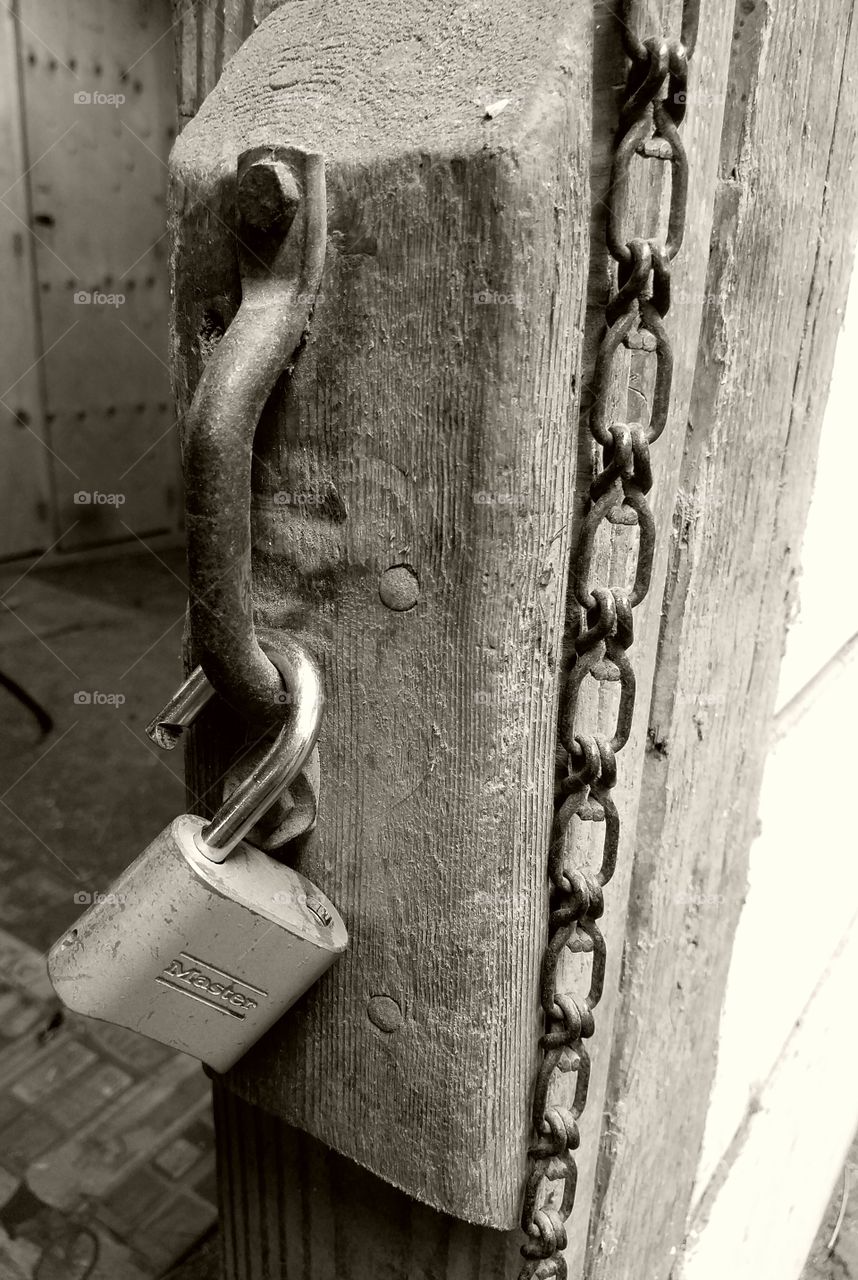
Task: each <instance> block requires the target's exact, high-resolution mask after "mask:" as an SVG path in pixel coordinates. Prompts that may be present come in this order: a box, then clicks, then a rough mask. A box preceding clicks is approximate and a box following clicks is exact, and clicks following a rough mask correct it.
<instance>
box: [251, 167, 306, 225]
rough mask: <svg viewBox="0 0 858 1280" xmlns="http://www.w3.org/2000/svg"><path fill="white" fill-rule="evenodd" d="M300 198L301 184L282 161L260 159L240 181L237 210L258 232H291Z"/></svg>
mask: <svg viewBox="0 0 858 1280" xmlns="http://www.w3.org/2000/svg"><path fill="white" fill-rule="evenodd" d="M300 199H301V193H300V191H299V190H298V184H297V182H296V181H295V179H294V177H293V176H292V173H291V171H290V169H289V168H288V166H287V165H285V164H284V163H283V162H282V160H257V161H256V162H255V163H254V164H252V165H251V166H250V167H249V168H248V169H247V170H246V171H245V172H244V173H243V174H242V175H241V177H240V178H239V181H238V212H239V213H240V215H241V217H242V220H243V221H244V223H245V225H246V226H248V227H252V228H253V229H254V230H255V231H273V230H275V229H277V230H278V231H283V232H284V233H285V232H286V231H288V230H289V227H290V226H291V225H292V221H293V219H294V217H295V214H296V213H297V211H298V204H299V202H300Z"/></svg>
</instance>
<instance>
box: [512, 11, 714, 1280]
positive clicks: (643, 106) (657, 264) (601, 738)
mask: <svg viewBox="0 0 858 1280" xmlns="http://www.w3.org/2000/svg"><path fill="white" fill-rule="evenodd" d="M698 11H699V0H685V3H684V6H683V14H682V28H681V34H680V38H679V40H678V41H677V40H664V39H661V38H660V37H656V36H650V37H647V38H641V37H640V36H639V35H638V34H637V31H638V27H639V23H640V19H641V17H642V16H645V13H646V6H645V5H644V4H643V3H642V0H622V3H621V8H620V14H619V17H620V20H621V24H622V41H623V48H624V51H625V54H626V56H627V58H628V60H629V65H628V70H627V74H626V83H625V90H624V93H623V100H622V104H621V106H620V113H619V123H618V126H617V133H616V137H615V142H614V154H613V164H612V168H611V177H610V186H609V191H608V195H607V197H606V202H605V203H606V222H605V243H606V246H607V249H608V252H609V254H610V255H611V257H612V258H613V259H614V261H615V262H616V264H617V268H616V273H617V278H616V288H615V290H614V292H613V296H612V297H611V298H610V300H609V302H608V304H607V306H606V308H605V322H606V325H605V331H604V334H603V337H602V340H601V343H600V346H599V350H598V354H597V358H596V363H595V367H594V371H593V385H592V407H591V409H590V413H589V423H588V425H589V429H590V432H591V434H592V435H593V437H594V439H595V442H596V444H597V445H598V446H599V447H600V448H601V450H602V459H601V461H602V468H601V470H600V471H599V472H598V474H597V475H596V476H595V479H594V480H593V482H592V484H591V486H590V490H589V497H588V501H587V510H586V512H585V515H584V519H583V520H582V522H581V527H580V530H579V533H578V538H577V543H576V545H575V547H574V549H573V553H572V558H571V562H570V572H569V583H568V592H569V596H570V601H569V605H568V624H569V625H568V630H567V637H568V639H567V643H568V645H569V648H570V650H571V652H570V653H569V654H568V656H566V658H565V661H564V667H563V672H562V683H561V690H560V708H559V719H558V747H557V755H558V764H557V780H556V785H555V799H554V822H553V828H552V833H551V845H550V849H549V855H548V878H549V882H550V888H549V910H548V942H547V945H546V949H545V953H544V956H543V961H542V973H541V979H540V1003H541V1006H542V1013H543V1016H544V1032H543V1034H542V1035H541V1037H540V1040H539V1049H540V1063H539V1069H538V1073H537V1079H536V1085H535V1088H534V1096H533V1109H532V1126H533V1134H534V1140H533V1141H532V1143H531V1146H530V1148H529V1150H528V1159H529V1163H528V1173H527V1178H526V1181H525V1188H524V1205H523V1208H522V1215H521V1225H522V1230H523V1231H524V1233H525V1235H526V1236H527V1240H526V1242H525V1243H524V1245H523V1246H522V1249H521V1252H522V1255H523V1256H524V1258H525V1263H524V1266H523V1267H522V1270H521V1272H520V1276H519V1280H551V1278H554V1277H556V1280H566V1277H567V1265H566V1260H565V1258H564V1257H563V1252H564V1250H565V1248H566V1242H567V1241H566V1226H565V1223H566V1219H567V1218H568V1217H569V1214H570V1213H571V1212H572V1206H573V1204H574V1200H575V1184H576V1178H577V1168H576V1164H575V1157H574V1154H573V1153H574V1152H575V1150H576V1148H577V1147H578V1145H579V1141H580V1135H579V1131H578V1121H579V1119H580V1117H581V1114H582V1112H583V1110H584V1106H585V1104H586V1101H587V1090H588V1085H589V1077H590V1059H589V1056H588V1054H587V1050H586V1048H585V1046H584V1041H585V1040H588V1039H589V1038H590V1037H591V1036H592V1035H593V1032H594V1029H595V1025H594V1017H593V1010H594V1009H595V1007H596V1005H597V1004H598V1003H599V1000H600V998H601V995H602V988H603V985H604V980H605V961H606V955H605V940H604V937H603V935H602V933H601V931H600V930H599V927H598V924H597V921H598V919H599V917H600V916H601V915H602V911H603V908H604V901H603V890H604V887H605V885H606V884H607V883H608V881H609V880H610V879H611V877H612V876H613V874H614V870H615V867H616V861H617V852H618V849H619V842H620V816H619V813H618V811H617V807H616V805H615V804H614V801H613V799H612V798H611V791H612V789H613V787H614V784H615V783H616V780H617V763H616V755H617V752H619V751H621V750H622V748H623V747H624V746H625V745H626V743H627V741H628V738H629V734H630V732H631V724H632V715H633V712H634V703H635V673H634V668H633V667H632V664H631V661H630V660H629V657H628V651H629V649H630V648H631V645H632V640H633V621H632V611H633V610H634V609H635V608H636V606H637V605H639V604H640V603H641V601H642V600H643V599H644V598H645V596H646V594H647V592H648V590H649V586H650V578H651V574H652V564H653V554H654V544H655V528H654V524H653V517H652V512H651V509H650V506H649V503H648V501H647V494H648V493H649V491H650V489H651V487H652V470H651V466H650V453H649V450H650V445H651V444H653V443H654V442H655V441H656V440H657V439H658V438H659V436H660V435H661V434H662V432H663V431H664V428H665V424H666V422H667V412H668V406H669V401H670V387H671V379H672V374H673V353H672V350H671V346H670V340H669V338H668V335H667V332H666V330H665V327H664V324H663V323H662V321H663V319H664V316H665V315H666V314H667V311H668V309H669V307H670V276H671V264H672V262H673V260H674V258H675V257H676V255H677V253H678V252H679V250H680V247H681V245H682V239H683V234H684V230H685V214H686V201H687V191H688V164H687V160H686V156H685V150H684V147H683V145H682V140H681V138H680V135H679V126H680V125H681V124H682V120H683V117H684V115H685V104H686V94H687V83H688V60H689V58H690V57H691V55H692V53H693V51H694V44H695V40H696V36H697V21H698ZM641 152H643V153H644V154H645V155H655V156H658V157H659V158H661V159H665V160H668V161H669V162H670V165H671V183H670V204H669V212H668V217H667V231H666V235H665V237H664V238H663V239H661V240H660V239H656V238H654V237H652V238H649V239H643V238H640V237H633V238H627V236H626V232H625V230H624V228H623V215H624V212H625V206H626V203H627V195H628V189H629V176H630V170H631V165H632V160H633V157H634V156H635V155H636V154H638V153H641ZM621 346H626V347H627V348H631V349H633V350H640V351H648V352H652V353H653V354H654V356H655V381H654V387H653V394H652V404H651V408H650V412H649V422H648V423H646V424H643V423H637V422H634V423H625V422H609V412H608V405H609V395H610V391H611V384H612V379H613V373H614V361H615V357H616V354H617V352H618V350H619V348H620V347H621ZM604 522H609V523H611V524H614V525H618V524H619V525H628V524H636V525H637V528H638V548H637V563H636V567H635V574H634V580H633V582H632V585H631V587H630V588H629V589H620V588H617V587H610V588H609V587H602V586H597V585H591V568H592V563H593V557H594V551H595V546H596V535H597V533H598V531H599V529H600V528H601V526H602V524H603V523H604ZM588 675H589V676H590V677H592V678H594V679H596V680H612V681H615V682H616V683H618V684H619V702H618V708H617V714H616V722H615V728H614V733H613V735H612V736H611V737H607V736H605V735H603V734H599V733H586V732H583V731H581V730H580V729H578V728H576V725H575V718H576V717H575V713H576V707H577V703H578V693H579V690H580V688H581V686H582V684H583V682H584V680H585V678H586V677H587V676H588ZM573 818H577V819H578V821H579V822H596V823H603V824H604V832H605V834H604V841H603V846H602V855H601V863H600V865H599V867H598V869H596V870H593V869H591V868H590V867H587V866H579V867H576V868H574V869H573V868H570V867H569V865H568V864H567V861H566V852H567V851H566V837H567V833H568V832H569V829H570V827H571V825H572V819H573ZM565 950H568V951H570V952H573V953H578V952H585V953H589V954H590V956H591V966H590V986H589V991H588V992H587V994H586V995H585V996H573V995H568V994H565V993H563V992H561V991H559V990H558V968H559V965H560V959H561V956H562V955H563V952H564V951H565ZM569 1070H572V1071H574V1072H575V1073H576V1082H575V1094H574V1098H573V1101H572V1105H571V1107H567V1106H561V1105H557V1104H556V1103H554V1102H553V1101H552V1100H551V1099H550V1096H549V1095H550V1090H551V1085H552V1082H553V1080H554V1077H555V1075H556V1074H557V1073H558V1072H566V1071H569ZM557 1184H562V1186H561V1187H560V1189H559V1194H558V1191H557V1190H556V1187H557ZM552 1188H555V1189H554V1190H552Z"/></svg>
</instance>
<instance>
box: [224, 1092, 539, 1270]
mask: <svg viewBox="0 0 858 1280" xmlns="http://www.w3.org/2000/svg"><path fill="white" fill-rule="evenodd" d="M214 1099H215V1126H216V1131H217V1136H218V1170H219V1175H218V1185H219V1188H220V1197H221V1223H222V1231H223V1241H222V1248H223V1264H224V1274H225V1277H227V1278H228V1280H281V1278H282V1277H289V1278H290V1280H299V1278H300V1280H395V1278H400V1277H407V1278H408V1280H437V1278H438V1277H442V1276H443V1277H445V1280H501V1278H502V1277H503V1278H506V1277H509V1278H510V1280H514V1277H515V1276H517V1275H518V1271H519V1269H520V1265H521V1258H520V1257H519V1255H518V1245H519V1241H518V1239H517V1238H516V1235H515V1233H509V1232H503V1231H492V1230H490V1229H488V1228H486V1227H475V1226H472V1225H471V1224H470V1223H467V1222H462V1221H461V1220H459V1219H458V1218H451V1217H448V1216H447V1215H446V1214H443V1213H438V1212H437V1211H436V1210H434V1209H430V1208H429V1207H428V1205H425V1204H420V1203H418V1202H417V1201H416V1200H414V1199H412V1198H411V1197H410V1196H407V1195H405V1194H404V1193H403V1192H402V1191H398V1190H397V1189H396V1188H395V1187H392V1186H391V1185H390V1184H389V1183H388V1182H383V1181H382V1180H381V1179H380V1178H376V1177H375V1176H374V1175H373V1174H371V1173H369V1172H367V1170H365V1169H362V1168H360V1166H359V1165H357V1164H355V1163H354V1162H353V1161H351V1160H347V1159H346V1158H345V1157H344V1156H340V1155H337V1154H336V1153H335V1152H333V1151H331V1150H329V1149H328V1148H327V1147H325V1146H324V1145H323V1144H322V1143H321V1142H319V1141H318V1140H317V1139H316V1138H312V1137H310V1136H309V1134H306V1133H301V1132H300V1131H299V1130H297V1129H292V1128H290V1127H289V1125H287V1124H285V1123H284V1122H283V1121H282V1120H278V1119H276V1118H275V1117H273V1116H270V1115H266V1114H265V1113H264V1112H262V1111H260V1110H259V1109H258V1108H256V1107H252V1106H248V1104H247V1103H246V1102H242V1101H241V1099H240V1098H238V1097H236V1096H235V1095H234V1094H233V1093H232V1092H231V1091H229V1090H227V1089H224V1088H222V1087H218V1086H216V1087H215V1090H214Z"/></svg>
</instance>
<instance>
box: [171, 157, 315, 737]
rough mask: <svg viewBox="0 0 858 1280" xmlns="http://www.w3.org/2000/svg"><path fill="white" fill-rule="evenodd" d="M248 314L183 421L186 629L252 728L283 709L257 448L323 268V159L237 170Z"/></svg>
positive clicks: (253, 160)
mask: <svg viewBox="0 0 858 1280" xmlns="http://www.w3.org/2000/svg"><path fill="white" fill-rule="evenodd" d="M236 217H237V228H236V231H237V245H238V258H239V268H240V272H241V290H242V298H241V305H240V306H239V309H238V312H237V313H236V315H235V318H234V319H233V321H232V323H231V324H230V326H229V328H228V329H227V331H226V333H225V334H224V335H223V337H222V339H221V340H220V342H219V343H218V345H217V346H216V347H215V349H214V351H213V352H212V354H211V356H210V357H209V360H208V362H207V364H206V366H205V368H204V370H203V373H202V376H201V378H200V381H199V383H198V385H197V389H196V393H195V394H194V398H193V402H192V404H191V406H190V409H189V411H188V413H187V416H186V418H185V423H184V439H183V470H184V478H185V490H186V499H185V501H186V518H187V543H188V570H189V575H190V598H191V599H190V624H191V636H192V640H193V645H194V650H195V654H196V657H197V658H198V660H199V662H200V664H201V666H202V668H203V670H204V672H205V674H206V675H207V677H208V679H209V680H210V681H211V683H212V685H213V686H214V688H215V689H216V690H217V692H218V693H219V694H221V696H222V697H224V698H225V699H226V700H227V701H228V702H229V703H231V704H232V705H233V706H234V707H235V708H236V709H237V710H238V711H240V712H241V714H242V715H244V716H246V717H247V718H248V719H251V720H257V721H262V722H267V721H272V720H276V719H278V718H281V717H282V716H283V714H284V711H288V706H286V705H285V704H284V701H283V696H282V695H283V684H282V681H281V678H280V673H279V672H278V669H277V666H276V664H275V663H274V662H273V661H272V660H271V659H270V658H269V657H267V656H266V654H265V653H264V651H263V649H262V647H261V645H260V643H259V640H258V638H257V635H256V630H255V627H254V622H253V604H252V600H251V589H250V583H251V564H250V558H251V533H250V492H251V460H252V453H253V438H254V435H255V433H256V428H257V425H258V423H259V418H260V415H261V414H262V411H263V409H264V407H265V404H266V401H267V400H268V397H269V396H270V395H271V392H272V390H273V388H274V385H275V383H276V382H277V379H278V378H279V377H280V376H281V374H283V372H284V371H285V370H286V368H287V367H288V364H289V362H290V360H291V359H292V357H293V355H294V353H295V350H296V348H297V347H298V344H299V342H300V341H301V337H302V334H303V333H304V330H305V329H306V328H307V324H308V322H309V318H310V313H311V311H312V308H313V304H314V302H315V299H316V294H317V292H318V288H319V281H320V280H321V275H322V268H323V266H324V261H325V239H326V198H325V166H324V161H323V159H322V157H321V156H320V155H308V154H306V153H304V152H301V151H298V150H295V149H292V148H278V147H253V148H251V149H249V150H247V151H244V152H243V153H242V155H241V156H240V157H239V160H238V170H237V191H236Z"/></svg>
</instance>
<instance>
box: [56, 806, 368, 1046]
mask: <svg viewBox="0 0 858 1280" xmlns="http://www.w3.org/2000/svg"><path fill="white" fill-rule="evenodd" d="M204 825H205V822H204V820H203V819H202V818H198V817H194V816H192V815H190V814H185V815H183V816H182V817H180V818H176V819H175V820H174V821H173V822H172V823H171V824H170V826H169V827H167V828H166V830H164V831H162V832H161V834H160V835H159V836H158V837H157V839H156V840H153V842H152V844H151V845H149V847H148V849H146V850H145V851H144V852H143V853H142V854H141V855H140V857H139V858H137V860H136V861H135V862H133V863H132V865H131V866H130V867H129V868H128V869H127V870H126V871H125V872H124V873H123V874H122V875H121V876H120V877H119V879H118V880H117V881H116V883H115V884H114V885H113V886H112V887H111V890H110V892H109V893H107V894H105V895H103V896H102V898H101V900H100V901H98V902H95V903H93V905H92V906H90V907H89V908H88V909H87V911H86V912H84V914H83V915H82V916H81V918H80V919H79V920H78V921H77V923H76V924H75V925H74V926H73V927H72V928H71V929H70V930H69V931H68V932H67V933H66V934H65V935H64V936H63V937H62V938H60V940H59V941H58V942H57V943H56V944H55V945H54V947H53V948H52V949H51V952H50V955H49V957H48V973H49V975H50V979H51V982H52V983H53V986H54V990H55V991H56V993H57V995H58V996H59V997H60V999H61V1000H62V1001H63V1003H64V1004H66V1005H67V1006H68V1007H69V1008H70V1009H74V1010H75V1011H76V1012H78V1013H83V1014H87V1015H89V1016H90V1017H93V1018H101V1019H103V1020H104V1021H106V1022H115V1023H119V1024H120V1025H121V1026H124V1027H130V1028H131V1029H132V1030H133V1031H139V1032H141V1033H142V1034H143V1035H146V1036H150V1037H151V1038H152V1039H154V1040H160V1041H161V1042H162V1043H164V1044H169V1045H172V1046H173V1047H174V1048H176V1049H181V1050H183V1051H184V1052H185V1053H189V1054H191V1055H193V1056H194V1057H196V1058H200V1059H201V1060H202V1061H203V1062H206V1063H207V1064H208V1065H209V1066H211V1067H213V1068H214V1069H215V1070H216V1071H226V1070H227V1069H228V1068H229V1067H231V1066H232V1065H233V1064H234V1063H235V1062H237V1061H238V1059H239V1058H240V1057H241V1056H242V1054H243V1053H245V1052H246V1050H247V1049H249V1048H250V1046H251V1045H252V1044H254V1043H255V1042H256V1041H257V1040H258V1039H259V1038H260V1036H262V1035H263V1034H264V1032H265V1031H267V1030H268V1028H269V1027H270V1026H272V1025H273V1023H274V1022H276V1021H277V1019H278V1018H280V1017H281V1016H282V1014H283V1013H285V1012H286V1010H287V1009H288V1008H289V1007H290V1005H292V1004H294V1002H295V1001H296V1000H297V999H298V997H299V996H301V995H302V994H303V993H304V992H305V991H306V990H307V989H308V988H309V987H310V986H312V984H313V983H314V982H315V981H316V980H317V979H318V978H319V977H321V975H322V974H323V973H324V972H325V970H326V969H328V968H329V967H330V965H331V964H333V962H334V960H336V958H337V957H338V956H339V955H341V954H342V952H343V951H344V950H345V948H346V943H347V941H348V937H347V933H346V929H345V925H344V924H343V921H342V919H341V918H340V916H339V914H338V912H337V910H336V908H335V907H334V906H333V905H332V904H331V903H330V902H329V901H328V900H327V899H326V898H325V896H324V894H323V893H321V892H320V891H319V890H318V889H317V888H316V887H315V885H313V884H311V882H310V881H309V880H307V879H306V878H305V877H304V876H302V875H300V874H299V873H298V872H297V871H294V870H293V869H292V868H290V867H286V866H284V865H283V864H282V863H279V862H276V861H274V859H273V858H270V857H268V856H267V855H266V854H264V853H262V852H261V850H259V849H256V848H254V847H253V846H252V845H249V844H247V843H245V842H242V843H241V844H240V845H239V846H238V847H237V848H236V849H235V850H234V851H233V852H232V853H231V854H230V856H229V857H228V858H227V859H226V861H225V862H223V863H214V862H211V861H209V859H208V858H206V857H205V855H204V854H203V853H202V852H201V850H200V847H199V845H198V843H197V837H198V836H199V833H200V832H201V830H202V828H203V826H204ZM308 901H310V902H312V903H314V904H315V906H316V909H315V910H311V909H310V907H309V906H308V905H307V903H308ZM328 919H330V923H327V920H328Z"/></svg>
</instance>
